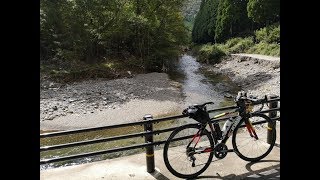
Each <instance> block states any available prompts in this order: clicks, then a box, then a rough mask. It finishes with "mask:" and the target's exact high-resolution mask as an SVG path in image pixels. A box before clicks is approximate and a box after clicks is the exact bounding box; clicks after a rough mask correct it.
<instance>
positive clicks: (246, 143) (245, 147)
mask: <svg viewBox="0 0 320 180" xmlns="http://www.w3.org/2000/svg"><path fill="white" fill-rule="evenodd" d="M271 121H272V120H271V119H270V118H269V117H268V116H266V115H264V114H253V115H252V116H251V117H250V118H249V119H248V121H247V122H246V120H245V119H242V120H241V121H240V123H239V124H238V125H237V127H236V128H235V130H234V132H233V136H232V146H233V148H234V151H235V153H236V154H237V155H238V156H239V157H240V158H241V159H243V160H245V161H251V162H256V161H259V160H261V159H263V158H264V157H266V156H267V155H268V154H269V153H270V152H271V150H272V148H273V146H274V144H275V141H276V127H269V126H268V122H269V123H270V122H271ZM261 122H262V123H261ZM250 124H251V125H252V126H251V125H250ZM241 126H244V127H241ZM250 127H253V128H250ZM252 129H253V130H252ZM250 131H251V132H250ZM268 132H270V133H271V136H269V138H268V135H267V134H268ZM254 133H255V134H256V136H257V138H255V134H254ZM268 139H269V143H268Z"/></svg>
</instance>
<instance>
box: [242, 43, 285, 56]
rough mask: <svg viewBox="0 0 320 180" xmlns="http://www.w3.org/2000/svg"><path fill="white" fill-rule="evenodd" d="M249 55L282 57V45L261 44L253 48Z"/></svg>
mask: <svg viewBox="0 0 320 180" xmlns="http://www.w3.org/2000/svg"><path fill="white" fill-rule="evenodd" d="M247 53H251V54H263V55H268V56H280V45H279V44H276V43H272V44H269V43H266V42H260V43H258V44H255V45H254V46H253V47H251V48H250V49H249V50H248V51H247Z"/></svg>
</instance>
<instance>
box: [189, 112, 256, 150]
mask: <svg viewBox="0 0 320 180" xmlns="http://www.w3.org/2000/svg"><path fill="white" fill-rule="evenodd" d="M237 111H239V110H238V109H237V110H235V111H229V112H224V113H221V114H218V115H215V116H214V117H213V118H211V119H210V122H208V123H206V124H201V125H202V128H200V130H199V131H198V132H197V133H196V134H195V135H194V136H193V138H192V140H191V141H190V142H189V143H188V146H187V148H189V146H190V145H191V143H192V142H193V141H194V140H196V143H195V145H194V147H193V148H195V147H196V145H197V144H198V142H199V141H200V138H201V136H200V134H201V133H202V132H203V131H204V129H205V128H206V127H207V125H208V124H209V128H210V131H211V132H210V134H211V136H212V138H213V140H214V143H215V147H217V144H219V143H218V139H221V142H220V143H223V144H225V143H226V142H227V140H228V139H229V137H231V134H232V132H233V131H234V129H235V128H236V127H237V125H238V124H239V123H240V121H241V120H242V119H243V118H245V125H246V128H247V129H248V132H249V134H250V136H251V137H254V138H255V139H259V138H258V136H257V134H256V132H255V129H254V128H253V126H252V124H251V122H250V120H249V119H248V117H249V116H250V114H249V113H245V114H242V115H238V116H237V117H236V119H235V120H234V122H232V123H231V125H230V126H231V127H230V128H229V129H228V130H227V133H225V135H224V136H223V137H217V135H216V134H215V132H216V130H215V129H214V127H213V124H214V122H211V121H212V120H214V119H218V118H220V117H224V116H227V115H229V114H232V113H235V112H237ZM215 147H206V148H204V149H201V150H200V151H195V152H194V154H200V153H207V152H212V151H215V150H216V149H215ZM195 149H196V148H195Z"/></svg>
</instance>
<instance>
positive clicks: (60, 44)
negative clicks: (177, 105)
mask: <svg viewBox="0 0 320 180" xmlns="http://www.w3.org/2000/svg"><path fill="white" fill-rule="evenodd" d="M279 21H280V0H202V1H201V0H195V1H193V0H108V1H104V0H41V1H40V72H41V73H42V74H47V75H50V76H52V77H56V78H57V79H61V77H63V78H64V80H67V81H68V80H72V79H78V78H80V79H81V78H86V77H88V78H91V77H107V78H115V77H121V76H122V74H123V73H126V72H127V71H128V70H130V71H132V72H138V73H141V72H143V73H145V72H152V71H157V72H163V71H166V70H167V69H168V67H169V66H170V62H172V61H174V60H176V59H177V58H178V56H179V55H180V54H181V53H182V50H184V49H186V47H191V48H192V49H193V50H194V52H195V54H197V55H199V60H200V61H201V60H202V61H206V62H209V63H215V62H217V60H218V59H220V57H222V56H224V55H226V54H228V53H238V52H247V53H258V54H266V55H273V56H279V55H280V23H279Z"/></svg>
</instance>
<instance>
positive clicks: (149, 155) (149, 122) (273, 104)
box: [40, 96, 280, 172]
mask: <svg viewBox="0 0 320 180" xmlns="http://www.w3.org/2000/svg"><path fill="white" fill-rule="evenodd" d="M279 101H280V98H279V97H277V96H269V97H268V101H267V103H269V109H268V110H265V111H261V113H269V117H270V118H271V119H272V120H275V121H276V120H280V117H277V116H276V114H277V113H276V111H280V107H278V102H279ZM236 107H237V106H227V107H223V108H217V109H213V110H209V111H208V112H209V113H212V112H218V111H224V110H230V109H235V108H236ZM184 117H187V116H185V115H178V116H170V117H164V118H157V119H153V118H152V115H146V116H145V117H144V118H143V121H139V122H132V123H124V124H117V125H111V126H101V127H94V128H82V129H76V130H67V131H60V132H51V133H43V134H40V138H47V137H55V136H62V135H70V134H77V133H83V132H91V131H98V130H106V129H113V128H119V127H129V126H134V125H144V132H139V133H132V134H126V135H120V136H113V137H107V138H100V139H93V140H86V141H79V142H72V143H66V144H58V145H52V146H42V147H40V152H43V151H49V150H56V149H62V148H68V147H76V146H82V145H88V144H94V143H100V142H108V141H115V140H121V139H128V138H134V137H141V136H142V137H143V136H144V137H145V143H143V144H137V145H132V146H125V147H120V148H113V149H108V150H102V151H95V152H89V153H82V154H76V155H69V156H64V157H57V158H51V159H42V160H40V165H41V164H47V163H53V162H58V161H64V160H70V159H76V158H81V157H87V156H94V155H101V154H106V153H112V152H119V151H125V150H131V149H137V148H146V161H147V171H148V172H153V171H154V167H155V165H154V146H156V145H160V144H164V143H165V142H166V140H162V141H156V142H154V141H153V135H155V134H157V135H159V134H161V133H165V132H171V131H173V130H175V129H176V128H178V127H179V126H177V127H171V128H167V129H161V130H153V124H154V123H158V122H163V121H169V120H174V119H180V118H184ZM234 117H236V116H234ZM229 118H230V117H226V118H218V119H215V120H212V122H219V121H225V120H227V119H229ZM258 123H264V122H258ZM195 124H197V123H195ZM253 124H256V123H253ZM182 138H189V137H182Z"/></svg>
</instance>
